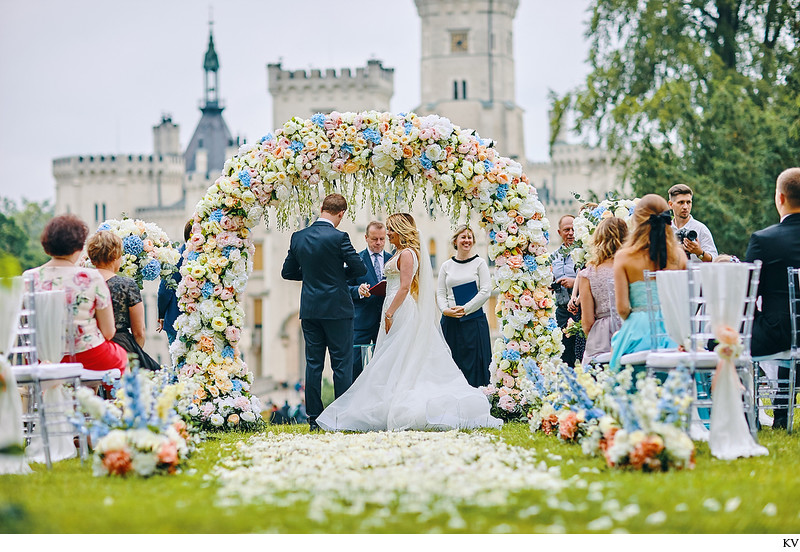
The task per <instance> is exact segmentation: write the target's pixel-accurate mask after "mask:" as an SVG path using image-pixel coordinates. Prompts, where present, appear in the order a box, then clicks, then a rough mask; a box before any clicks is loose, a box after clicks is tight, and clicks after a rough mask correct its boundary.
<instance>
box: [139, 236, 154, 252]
mask: <svg viewBox="0 0 800 552" xmlns="http://www.w3.org/2000/svg"><path fill="white" fill-rule="evenodd" d="M142 247H143V248H144V250H145V251H147V252H148V253H149V252H150V251H152V250H153V240H150V239H147V240H144V241H143V242H142Z"/></svg>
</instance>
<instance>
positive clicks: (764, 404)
mask: <svg viewBox="0 0 800 552" xmlns="http://www.w3.org/2000/svg"><path fill="white" fill-rule="evenodd" d="M786 273H787V278H788V280H789V281H788V284H789V318H790V321H791V332H792V335H791V348H790V349H789V350H788V351H782V352H780V353H778V354H775V355H769V356H762V357H754V358H753V362H754V365H755V367H754V379H755V382H754V385H753V403H754V405H755V408H756V409H757V410H758V411H761V410H772V411H773V412H774V411H775V410H778V409H785V410H787V416H786V431H787V432H788V433H791V432H792V428H793V425H794V410H795V407H796V406H797V387H796V378H797V368H798V364H800V335H798V334H800V268H793V267H789V268H787V270H786ZM765 361H777V362H779V363H784V364H788V373H787V374H786V377H781V376H780V371H779V372H778V375H777V376H776V377H774V378H770V377H768V376H767V375H766V374H763V372H762V371H761V370H759V363H761V362H765ZM760 372H761V374H763V375H761V374H760ZM776 402H778V403H779V404H775V403H776Z"/></svg>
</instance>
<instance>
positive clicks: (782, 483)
mask: <svg viewBox="0 0 800 552" xmlns="http://www.w3.org/2000/svg"><path fill="white" fill-rule="evenodd" d="M271 430H272V431H273V432H295V433H305V432H306V431H307V429H306V427H305V426H303V427H300V426H273V427H272V428H271ZM497 433H499V434H500V436H501V437H502V439H504V440H505V441H506V442H507V443H508V444H509V445H514V446H520V447H526V448H533V449H536V450H537V451H538V452H539V455H540V456H541V458H542V459H545V460H546V462H547V464H548V465H549V466H560V471H561V477H562V478H563V479H565V480H569V481H573V482H575V486H574V488H572V487H570V488H568V489H566V490H565V491H562V492H561V493H560V494H559V495H558V497H557V498H554V497H553V496H548V495H546V494H544V493H541V492H533V491H523V492H517V493H515V492H512V490H513V488H514V481H498V482H497V484H498V487H500V488H504V489H508V502H507V505H506V506H504V507H500V508H498V507H493V508H491V509H489V508H481V507H478V506H469V507H463V508H461V509H460V511H459V513H460V516H461V517H462V518H463V519H464V521H465V522H466V526H465V527H463V528H454V527H453V526H451V525H448V522H449V516H447V515H442V516H439V517H433V518H430V519H421V517H422V516H419V515H417V514H414V513H399V512H392V513H391V515H388V516H387V515H385V513H384V515H383V516H382V517H381V518H380V520H381V521H380V523H378V524H375V523H369V524H365V522H366V521H368V520H369V518H370V514H372V513H373V511H372V510H371V509H370V507H369V506H368V507H367V510H366V511H365V512H361V513H359V514H358V515H348V514H338V515H329V516H328V519H327V521H325V522H320V521H314V519H316V518H315V516H311V518H309V516H308V508H307V504H305V503H303V504H295V505H293V506H288V507H277V506H270V505H243V506H226V507H222V506H219V505H217V504H216V502H217V499H216V491H217V484H216V482H215V480H214V478H213V477H211V476H210V475H209V473H210V471H211V469H212V468H213V466H214V465H215V464H216V463H217V462H218V461H219V460H221V459H222V458H225V457H227V456H228V455H229V452H228V449H229V448H230V447H231V445H233V444H234V443H235V442H237V441H239V440H243V439H247V438H248V437H249V436H250V435H248V434H241V433H239V434H236V433H230V434H225V435H220V436H215V437H212V438H211V439H209V440H208V441H206V442H205V443H203V444H202V445H201V446H200V448H199V450H198V451H197V453H196V454H195V455H194V456H193V457H192V458H191V459H190V461H189V464H188V466H187V468H186V469H184V470H183V473H180V474H177V475H174V476H171V477H169V476H160V477H153V478H150V479H137V478H135V477H129V478H127V479H121V478H111V477H100V478H98V477H93V476H92V470H91V467H90V465H88V464H87V465H85V466H81V465H80V461H79V460H77V459H74V460H69V461H64V462H60V463H57V464H56V465H55V467H54V469H53V470H52V471H50V472H48V471H47V470H46V469H44V466H43V465H39V464H36V465H34V466H33V467H34V470H35V473H33V474H31V475H27V476H10V475H4V476H0V532H3V533H253V532H281V533H319V532H324V533H354V532H380V533H427V532H470V533H490V532H507V533H539V532H557V531H565V532H568V533H587V532H611V531H627V532H630V533H782V534H791V533H798V532H800V477H798V475H797V466H798V465H800V438H798V436H797V434H794V435H787V434H786V433H785V432H784V431H772V430H764V431H762V432H761V433H760V434H759V439H760V442H761V444H763V445H765V446H766V447H767V448H768V449H769V452H770V454H769V456H767V457H759V458H748V459H740V460H736V461H733V462H723V461H719V460H713V459H712V458H711V456H710V454H709V450H708V446H707V445H706V444H700V445H699V448H698V451H697V467H696V468H695V469H694V470H692V471H680V472H669V473H654V474H646V473H637V472H620V471H615V470H611V469H608V468H606V467H605V464H604V462H603V461H602V460H601V459H599V458H587V457H585V456H584V455H583V454H582V453H581V450H580V447H579V446H577V445H569V444H566V443H563V442H561V441H560V440H558V439H556V438H555V437H548V436H545V435H542V434H532V433H531V432H530V431H529V430H528V427H527V425H522V424H507V425H506V426H505V427H504V428H503V429H502V430H499V431H498V432H497ZM559 457H560V459H559ZM424 476H426V477H435V474H424ZM579 481H583V482H585V483H583V482H581V483H579ZM593 482H600V483H602V497H597V496H595V497H594V498H593V499H589V500H587V498H586V497H587V491H586V488H587V485H588V486H589V488H591V486H592V485H591V484H592V483H593ZM595 494H597V493H595ZM737 504H738V506H737ZM768 505H771V506H768ZM726 506H727V508H726ZM734 506H735V507H734ZM765 507H766V508H765ZM728 510H729V511H728ZM656 512H662V513H658V514H656V515H651V514H654V513H656ZM375 519H376V518H374V517H373V522H374V520H375ZM598 519H600V520H601V521H599V522H598V521H597V520H598ZM592 522H594V523H592Z"/></svg>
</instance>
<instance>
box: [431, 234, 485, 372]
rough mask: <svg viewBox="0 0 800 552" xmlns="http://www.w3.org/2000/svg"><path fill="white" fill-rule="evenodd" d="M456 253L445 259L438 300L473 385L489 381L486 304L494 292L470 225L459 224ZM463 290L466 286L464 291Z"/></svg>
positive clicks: (456, 355) (455, 353)
mask: <svg viewBox="0 0 800 552" xmlns="http://www.w3.org/2000/svg"><path fill="white" fill-rule="evenodd" d="M452 244H453V249H455V250H456V254H455V256H453V257H451V258H450V259H448V260H447V261H445V262H444V263H442V266H441V268H440V269H439V285H438V287H437V289H436V302H437V303H438V305H439V310H440V311H442V319H441V326H442V333H443V334H444V339H445V341H446V342H447V345H448V347H450V352H451V353H452V355H453V360H455V361H456V364H457V365H458V367H459V368H460V369H461V372H462V373H463V374H464V377H465V378H467V381H468V382H469V384H470V385H471V386H473V387H480V386H485V385H489V363H490V362H491V361H492V343H491V340H490V339H489V322H488V321H487V320H486V314H485V313H484V312H483V305H484V303H486V301H488V300H489V296H490V295H491V292H492V280H491V277H490V276H489V267H488V266H487V265H486V261H484V260H483V259H481V258H480V257H479V256H478V255H473V254H472V246H473V245H474V244H475V234H474V232H473V231H472V228H470V227H469V226H468V225H466V224H465V225H462V226H459V227H458V228H456V231H455V233H454V234H453V238H452ZM462 290H466V291H465V292H463V295H462Z"/></svg>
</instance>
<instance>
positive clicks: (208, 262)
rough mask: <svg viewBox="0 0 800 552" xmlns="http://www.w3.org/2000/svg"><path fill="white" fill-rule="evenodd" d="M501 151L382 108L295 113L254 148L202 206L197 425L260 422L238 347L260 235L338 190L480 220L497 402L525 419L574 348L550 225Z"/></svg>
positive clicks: (378, 204)
mask: <svg viewBox="0 0 800 552" xmlns="http://www.w3.org/2000/svg"><path fill="white" fill-rule="evenodd" d="M492 145H493V144H492V143H491V142H490V141H489V140H483V139H481V138H480V137H479V136H478V135H477V133H475V131H473V130H469V129H462V128H459V127H458V126H455V125H453V124H452V123H451V122H450V121H449V120H448V119H446V118H443V117H439V116H437V115H428V116H425V117H419V116H417V115H416V114H414V113H400V114H398V115H393V114H391V113H380V112H376V111H368V112H362V113H338V112H332V113H330V114H329V115H324V114H321V113H317V114H315V115H314V116H312V117H311V118H310V119H306V120H303V119H298V118H292V120H290V121H288V122H287V123H285V124H284V125H283V126H282V127H281V128H279V129H278V130H276V131H275V134H274V135H273V134H267V135H266V136H264V137H263V138H261V139H260V140H259V141H258V142H256V143H255V144H245V145H244V146H242V147H241V148H240V149H239V152H238V154H237V155H235V156H234V157H233V158H232V159H229V160H228V161H227V162H226V163H225V166H224V168H223V173H222V176H221V177H220V178H218V179H217V181H216V182H215V183H214V184H213V185H212V186H211V187H209V189H208V191H207V192H206V194H205V196H204V197H203V199H202V200H200V202H199V203H198V204H197V207H196V210H195V215H194V226H193V228H192V237H191V240H190V242H189V244H188V245H187V248H186V252H185V253H184V255H185V260H184V263H183V266H182V268H181V274H182V276H183V278H182V281H181V284H180V286H179V288H178V296H179V306H180V309H181V311H182V314H181V315H180V316H179V317H178V319H177V321H176V323H175V328H176V330H177V334H178V338H177V339H176V341H175V343H173V345H172V347H171V352H172V354H173V358H175V359H176V362H177V369H178V371H179V376H180V379H181V381H182V382H183V383H184V385H183V388H184V391H183V396H184V399H185V400H186V401H188V402H189V403H190V404H189V405H188V412H189V414H190V415H191V416H192V418H193V420H194V422H195V423H196V424H197V425H198V426H200V427H203V428H205V429H234V428H244V429H246V428H250V427H254V426H255V425H256V424H257V423H258V422H259V421H260V412H259V411H260V406H259V404H258V400H257V399H256V398H255V397H253V396H251V394H250V392H249V385H250V383H252V374H251V373H250V372H249V371H248V370H247V366H246V365H245V363H244V362H243V361H242V360H241V358H240V355H239V349H238V343H239V339H240V336H241V329H242V325H243V320H244V311H243V309H242V307H241V304H240V297H241V294H242V293H243V292H244V290H245V286H246V284H247V278H248V275H249V274H250V272H251V271H252V256H253V252H254V246H253V243H252V239H251V233H250V228H252V227H253V226H255V225H256V224H257V223H258V222H259V220H260V219H261V217H262V216H265V215H266V211H265V210H266V209H267V208H268V207H270V206H271V207H274V208H275V212H276V215H277V221H278V225H279V227H281V228H286V227H287V226H288V225H289V220H290V217H294V216H296V215H298V214H300V215H305V216H308V217H311V216H313V215H314V214H315V211H316V209H317V206H318V204H319V200H320V196H321V195H325V194H328V193H332V192H334V191H336V192H338V193H341V194H343V195H344V196H345V197H346V198H347V199H348V201H349V202H350V203H352V204H355V203H356V198H357V197H358V196H359V195H360V198H361V200H362V204H363V203H364V202H366V201H369V203H370V205H371V207H372V209H373V211H377V210H384V211H388V212H392V211H393V210H396V207H397V206H398V205H399V204H406V203H411V202H412V201H413V199H414V198H415V197H416V196H417V195H418V194H419V193H422V194H426V193H428V191H429V190H432V191H433V194H434V196H435V197H436V198H437V199H438V200H439V202H440V205H442V206H443V207H444V208H445V209H446V210H447V211H449V213H450V214H451V216H453V217H457V216H458V215H459V213H460V212H461V210H462V208H463V207H465V206H466V207H467V208H469V209H472V210H474V211H477V212H478V213H480V216H481V220H480V225H481V226H482V227H483V228H485V229H486V231H487V232H488V235H489V239H490V245H489V257H490V259H492V260H494V262H495V264H496V266H497V268H496V272H495V287H496V289H498V290H499V292H500V297H499V300H498V303H497V314H498V316H499V319H500V327H501V331H502V335H503V337H502V338H500V339H498V340H497V341H496V342H495V344H494V347H493V360H492V366H491V381H492V383H491V385H490V386H489V388H488V389H487V394H488V395H489V396H490V399H491V401H492V403H493V405H494V408H493V411H494V412H495V414H497V415H501V416H503V417H504V418H505V419H507V420H509V419H519V418H524V416H525V414H526V411H527V409H526V405H525V399H524V397H523V395H522V392H521V390H522V387H523V386H524V385H525V384H526V382H527V377H526V373H527V372H528V371H529V370H530V368H531V367H532V363H536V364H541V363H543V362H544V361H546V360H548V359H550V358H552V357H553V356H556V355H559V354H560V353H561V351H562V350H563V347H562V345H561V330H560V329H559V328H558V327H557V325H556V322H555V319H554V318H553V313H554V302H553V299H552V295H551V293H550V291H549V285H550V283H551V282H552V271H551V268H550V263H549V259H548V255H547V250H546V245H547V243H548V239H549V236H548V230H549V222H548V220H547V218H545V212H544V205H542V203H541V202H540V201H539V199H538V197H537V194H536V190H535V188H534V186H533V185H532V184H530V182H529V181H528V178H527V177H526V176H525V174H523V171H522V166H521V165H520V164H519V163H517V162H516V161H513V160H511V159H508V158H506V157H501V156H500V155H499V154H498V152H497V151H496V150H495V149H494V148H493V147H492ZM429 184H430V187H428V185H429ZM359 192H360V194H359Z"/></svg>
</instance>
